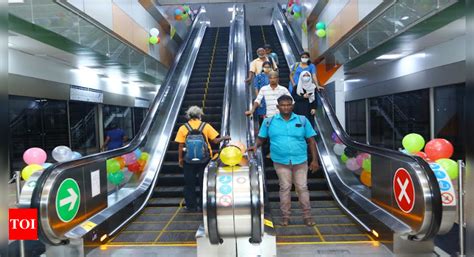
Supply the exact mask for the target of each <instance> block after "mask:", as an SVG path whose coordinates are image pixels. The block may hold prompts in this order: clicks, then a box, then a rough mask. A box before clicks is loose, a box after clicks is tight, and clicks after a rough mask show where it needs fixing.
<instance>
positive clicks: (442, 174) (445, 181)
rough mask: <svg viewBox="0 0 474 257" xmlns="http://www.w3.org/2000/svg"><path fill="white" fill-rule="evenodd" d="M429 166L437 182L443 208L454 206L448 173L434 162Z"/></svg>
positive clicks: (454, 200) (454, 199) (453, 193)
mask: <svg viewBox="0 0 474 257" xmlns="http://www.w3.org/2000/svg"><path fill="white" fill-rule="evenodd" d="M429 165H430V168H431V170H433V172H434V174H435V177H436V179H437V180H438V184H439V190H440V191H441V201H442V202H443V206H456V194H455V192H454V187H453V184H452V182H451V179H450V178H449V176H448V173H447V172H446V171H445V170H444V169H443V167H441V165H439V164H437V163H435V162H431V163H429Z"/></svg>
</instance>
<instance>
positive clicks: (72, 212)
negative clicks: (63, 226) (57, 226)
mask: <svg viewBox="0 0 474 257" xmlns="http://www.w3.org/2000/svg"><path fill="white" fill-rule="evenodd" d="M80 198H81V191H80V190H79V185H78V184H77V182H76V181H75V180H74V179H72V178H68V179H65V180H64V181H63V182H61V185H59V188H58V192H57V193H56V213H57V214H58V217H59V219H60V220H62V221H63V222H69V221H71V220H73V219H74V217H76V214H77V211H78V210H79V206H80V205H81V199H80Z"/></svg>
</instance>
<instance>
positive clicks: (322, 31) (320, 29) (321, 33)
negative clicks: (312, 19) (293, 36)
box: [316, 22, 326, 38]
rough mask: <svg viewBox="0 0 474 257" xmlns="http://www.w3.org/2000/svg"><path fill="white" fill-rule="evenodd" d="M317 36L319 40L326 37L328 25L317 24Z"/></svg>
mask: <svg viewBox="0 0 474 257" xmlns="http://www.w3.org/2000/svg"><path fill="white" fill-rule="evenodd" d="M316 36H318V37H319V38H323V37H325V36H326V24H324V22H318V23H316Z"/></svg>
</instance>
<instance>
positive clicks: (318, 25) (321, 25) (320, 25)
mask: <svg viewBox="0 0 474 257" xmlns="http://www.w3.org/2000/svg"><path fill="white" fill-rule="evenodd" d="M318 29H322V30H325V29H326V24H324V22H318V23H316V30H318Z"/></svg>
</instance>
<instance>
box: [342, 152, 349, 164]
mask: <svg viewBox="0 0 474 257" xmlns="http://www.w3.org/2000/svg"><path fill="white" fill-rule="evenodd" d="M347 160H349V157H347V155H346V154H345V153H342V155H341V161H342V162H343V163H346V162H347Z"/></svg>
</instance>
